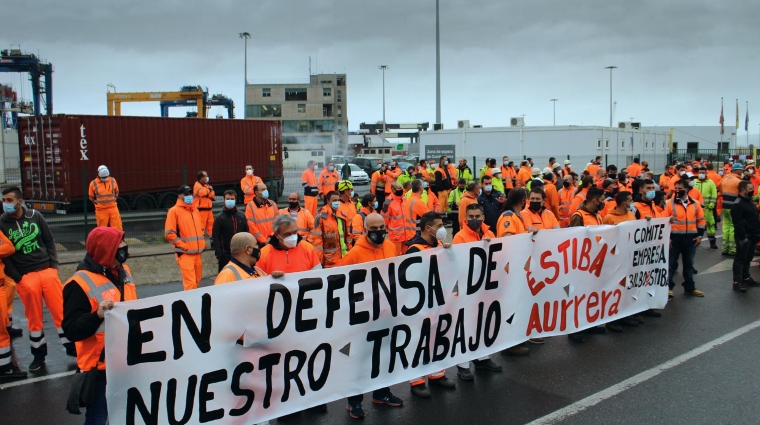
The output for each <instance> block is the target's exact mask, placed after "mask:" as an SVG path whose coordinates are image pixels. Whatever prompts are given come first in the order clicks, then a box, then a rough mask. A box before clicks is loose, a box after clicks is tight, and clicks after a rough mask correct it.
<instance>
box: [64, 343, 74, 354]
mask: <svg viewBox="0 0 760 425" xmlns="http://www.w3.org/2000/svg"><path fill="white" fill-rule="evenodd" d="M63 346H64V348H66V355H67V356H71V357H76V356H77V347H76V346H75V345H74V343H73V342H67V343H65V344H63Z"/></svg>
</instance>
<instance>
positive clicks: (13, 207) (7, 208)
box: [3, 203, 18, 214]
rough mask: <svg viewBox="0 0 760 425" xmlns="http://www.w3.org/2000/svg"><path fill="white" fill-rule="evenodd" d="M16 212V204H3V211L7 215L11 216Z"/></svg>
mask: <svg viewBox="0 0 760 425" xmlns="http://www.w3.org/2000/svg"><path fill="white" fill-rule="evenodd" d="M17 210H18V208H16V204H6V203H3V211H5V212H7V213H8V214H13V213H15V212H16V211H17Z"/></svg>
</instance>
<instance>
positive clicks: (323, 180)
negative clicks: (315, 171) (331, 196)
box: [317, 167, 340, 196]
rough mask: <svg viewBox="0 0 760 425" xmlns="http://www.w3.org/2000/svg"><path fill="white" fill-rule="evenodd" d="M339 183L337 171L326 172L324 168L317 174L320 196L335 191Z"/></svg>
mask: <svg viewBox="0 0 760 425" xmlns="http://www.w3.org/2000/svg"><path fill="white" fill-rule="evenodd" d="M339 181H340V173H338V170H336V169H333V170H332V171H327V167H324V168H323V169H322V172H321V173H319V180H318V181H317V186H318V187H319V193H320V195H323V196H327V194H328V193H330V192H332V191H334V190H337V189H338V188H337V184H338V182H339Z"/></svg>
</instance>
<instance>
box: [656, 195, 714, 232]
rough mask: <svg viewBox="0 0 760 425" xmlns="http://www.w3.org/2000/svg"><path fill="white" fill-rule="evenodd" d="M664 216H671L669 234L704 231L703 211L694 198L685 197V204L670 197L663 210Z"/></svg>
mask: <svg viewBox="0 0 760 425" xmlns="http://www.w3.org/2000/svg"><path fill="white" fill-rule="evenodd" d="M663 215H664V216H665V217H667V216H671V217H673V220H674V221H673V223H672V224H671V225H670V234H671V235H686V234H694V235H697V234H699V235H700V236H701V235H702V234H703V233H704V231H705V213H704V211H703V210H702V207H701V206H700V205H699V203H697V202H696V201H695V200H694V199H691V198H686V205H684V204H683V203H682V202H681V201H680V200H678V201H677V200H676V199H671V200H669V201H668V203H667V205H666V206H665V211H663Z"/></svg>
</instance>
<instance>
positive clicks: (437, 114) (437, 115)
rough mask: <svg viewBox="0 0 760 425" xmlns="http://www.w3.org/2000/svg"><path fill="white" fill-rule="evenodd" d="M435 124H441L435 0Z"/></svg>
mask: <svg viewBox="0 0 760 425" xmlns="http://www.w3.org/2000/svg"><path fill="white" fill-rule="evenodd" d="M435 122H436V124H440V123H441V31H440V19H439V17H438V0H435Z"/></svg>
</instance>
